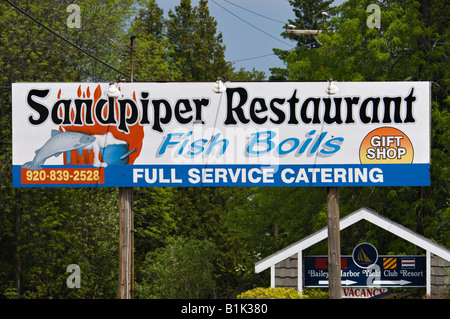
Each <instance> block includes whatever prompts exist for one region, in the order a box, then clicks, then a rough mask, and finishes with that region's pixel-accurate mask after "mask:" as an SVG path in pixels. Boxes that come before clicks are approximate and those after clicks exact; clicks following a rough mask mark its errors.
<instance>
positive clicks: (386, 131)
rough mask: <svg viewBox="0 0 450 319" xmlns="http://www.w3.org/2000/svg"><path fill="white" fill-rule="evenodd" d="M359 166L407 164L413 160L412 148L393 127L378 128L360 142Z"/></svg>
mask: <svg viewBox="0 0 450 319" xmlns="http://www.w3.org/2000/svg"><path fill="white" fill-rule="evenodd" d="M359 158H360V161H361V164H408V163H412V161H413V158H414V148H413V146H412V144H411V141H410V140H409V138H408V136H407V135H406V134H404V133H403V132H402V131H400V130H398V129H396V128H393V127H380V128H377V129H375V130H373V131H372V132H370V133H369V134H367V135H366V137H365V138H364V139H363V141H362V142H361V146H360V148H359Z"/></svg>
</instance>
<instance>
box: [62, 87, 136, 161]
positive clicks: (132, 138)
mask: <svg viewBox="0 0 450 319" xmlns="http://www.w3.org/2000/svg"><path fill="white" fill-rule="evenodd" d="M119 90H120V88H119ZM60 95H61V89H60V90H59V92H58V99H59V97H60ZM101 95H102V91H101V87H100V84H99V85H97V87H96V88H95V90H94V94H93V97H94V101H93V106H95V105H96V103H97V101H98V100H99V99H100V97H101ZM77 96H78V97H79V98H80V97H81V96H82V97H83V98H86V97H87V98H90V96H91V91H90V88H89V86H88V87H87V89H86V91H83V90H82V88H81V85H80V86H79V87H78V90H77ZM133 100H134V101H135V102H136V94H135V92H133ZM114 101H115V111H116V114H118V103H117V98H115V100H114ZM103 111H104V112H105V113H104V116H105V117H106V116H107V114H106V113H107V109H106V108H105V109H104V110H103ZM60 112H62V110H60ZM82 112H83V118H84V115H85V112H86V108H82ZM128 112H130V110H128ZM128 115H129V114H128ZM70 116H71V120H72V122H73V121H74V118H75V110H74V109H73V108H72V109H71V114H70ZM93 118H94V120H95V117H93ZM59 130H60V131H68V132H70V131H71V132H79V133H84V134H88V135H104V134H107V133H111V134H112V135H113V136H114V138H115V139H117V140H121V141H124V142H126V143H127V144H128V151H132V150H134V151H133V152H132V153H130V154H129V155H128V164H133V163H134V161H135V160H136V158H137V157H138V156H139V154H140V153H141V150H142V143H143V142H142V141H143V138H144V128H143V126H141V125H138V124H135V125H134V126H130V127H129V133H128V134H126V133H124V132H121V131H119V130H118V129H117V127H116V126H113V125H109V126H105V125H101V124H100V123H98V122H97V121H96V120H95V124H94V125H84V126H75V125H69V126H60V127H59ZM100 147H102V145H100ZM95 156H96V154H94V152H92V151H91V150H88V149H84V150H83V152H82V154H81V155H80V154H79V153H78V151H77V150H73V151H71V153H70V160H69V159H68V156H67V155H66V154H65V153H64V164H65V165H93V164H94V159H95V158H94V157H95ZM98 156H99V160H100V161H101V162H104V161H103V158H102V156H101V153H99V154H98Z"/></svg>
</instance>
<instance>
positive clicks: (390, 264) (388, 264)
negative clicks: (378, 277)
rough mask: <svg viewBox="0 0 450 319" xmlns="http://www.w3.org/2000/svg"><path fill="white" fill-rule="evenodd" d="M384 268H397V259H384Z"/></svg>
mask: <svg viewBox="0 0 450 319" xmlns="http://www.w3.org/2000/svg"><path fill="white" fill-rule="evenodd" d="M383 268H384V269H395V268H397V258H395V257H389V258H383Z"/></svg>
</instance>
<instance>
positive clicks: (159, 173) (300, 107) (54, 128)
mask: <svg viewBox="0 0 450 319" xmlns="http://www.w3.org/2000/svg"><path fill="white" fill-rule="evenodd" d="M214 85H215V83H214V82H195V83H189V82H183V83H177V82H168V83H118V84H115V85H110V84H109V83H14V84H13V86H12V115H13V185H14V186H15V187H64V186H71V187H102V186H105V187H133V186H136V187H145V186H149V187H155V186H304V187H310V186H336V187H337V186H427V185H429V183H430V172H429V163H430V83H429V82H337V83H335V85H336V86H337V88H338V92H337V93H334V94H329V93H328V92H327V91H326V89H327V87H328V85H329V84H328V83H327V82H313V83H310V82H227V83H225V84H224V86H225V87H224V88H226V89H224V90H216V91H214V90H213V89H214ZM216 92H218V93H216Z"/></svg>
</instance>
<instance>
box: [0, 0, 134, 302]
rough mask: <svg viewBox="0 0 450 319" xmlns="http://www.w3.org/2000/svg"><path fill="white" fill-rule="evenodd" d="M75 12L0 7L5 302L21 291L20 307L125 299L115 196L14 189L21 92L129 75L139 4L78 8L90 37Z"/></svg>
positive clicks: (46, 5) (0, 247) (32, 4)
mask: <svg viewBox="0 0 450 319" xmlns="http://www.w3.org/2000/svg"><path fill="white" fill-rule="evenodd" d="M13 4H16V6H17V7H18V8H15V7H14V6H13ZM69 4H71V2H68V1H64V2H61V1H50V0H49V1H27V2H26V3H20V4H18V3H17V2H16V1H14V2H11V3H10V2H6V1H2V2H1V3H0V24H1V25H2V28H1V31H0V43H2V47H3V49H2V50H1V52H0V70H1V72H0V74H1V75H0V102H1V103H0V115H1V116H0V117H1V120H0V121H1V123H0V127H1V130H0V134H1V138H0V140H1V143H0V145H1V150H0V153H1V154H0V161H1V166H0V167H1V168H0V196H1V203H2V205H1V207H0V222H1V226H0V227H1V229H0V252H1V253H0V254H1V258H0V260H1V262H0V264H1V266H2V270H1V276H0V295H1V296H5V295H8V296H10V295H11V292H12V291H15V296H16V297H18V298H75V297H78V298H80V297H82V298H112V297H114V296H115V295H116V289H117V288H116V281H117V279H116V278H117V274H116V272H117V271H116V268H117V267H115V266H114V265H115V264H117V257H116V256H117V242H116V239H117V236H118V233H117V216H116V210H117V202H116V199H115V198H116V192H115V190H114V189H104V190H96V189H13V188H12V185H11V181H12V169H11V168H12V166H11V163H12V153H11V142H12V137H11V83H14V82H21V81H30V82H34V81H36V82H37V81H42V82H65V81H98V80H107V81H111V80H112V79H115V78H117V77H118V76H119V75H121V74H120V72H117V69H115V68H117V67H119V65H120V58H121V55H122V53H123V51H122V50H123V49H124V48H125V46H121V45H119V44H118V43H121V39H122V38H126V37H125V32H124V26H125V23H126V21H127V20H128V19H129V16H130V13H131V12H132V11H131V8H132V6H131V4H132V1H131V0H127V1H92V0H85V1H78V2H77V4H78V5H79V6H80V9H81V11H80V13H81V16H80V17H81V21H80V22H81V23H80V28H69V26H68V25H67V18H68V16H69V13H68V12H67V11H66V9H67V7H68V5H69ZM19 9H21V10H23V12H22V11H20V10H19ZM105 9H108V10H105ZM44 26H46V27H47V28H49V29H50V30H52V31H53V32H51V31H49V30H48V29H47V28H45V27H44ZM64 39H66V40H67V41H65V40H64ZM68 41H69V42H70V43H72V44H74V45H71V44H69V43H68ZM83 51H85V52H83ZM86 52H88V53H89V54H86ZM94 57H95V58H94ZM101 61H102V62H105V63H101ZM125 71H126V70H125ZM125 71H124V72H123V73H124V74H126V72H125ZM73 263H75V264H78V265H79V266H80V268H81V271H82V277H81V288H80V289H69V288H68V287H67V286H66V278H67V276H68V275H69V273H67V272H66V268H67V266H68V265H69V264H73Z"/></svg>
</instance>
